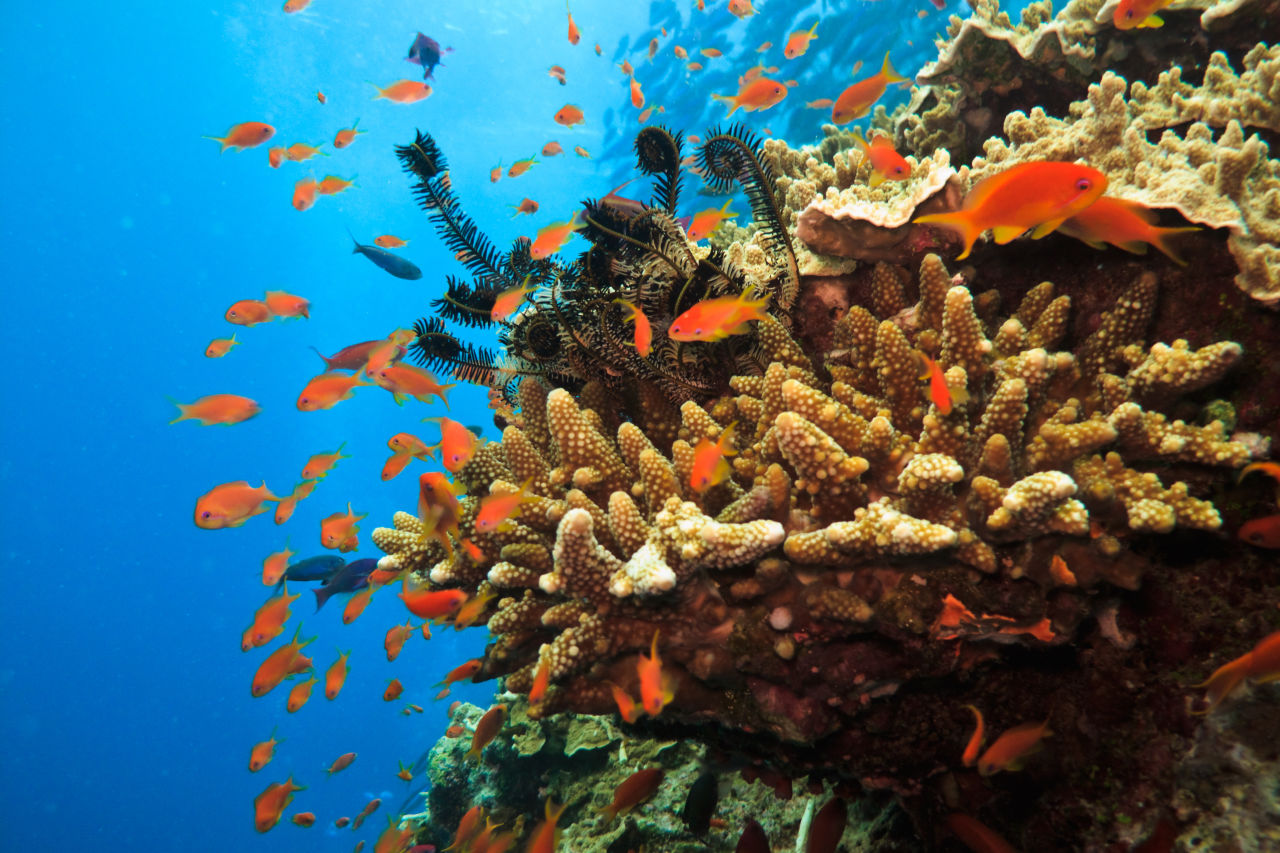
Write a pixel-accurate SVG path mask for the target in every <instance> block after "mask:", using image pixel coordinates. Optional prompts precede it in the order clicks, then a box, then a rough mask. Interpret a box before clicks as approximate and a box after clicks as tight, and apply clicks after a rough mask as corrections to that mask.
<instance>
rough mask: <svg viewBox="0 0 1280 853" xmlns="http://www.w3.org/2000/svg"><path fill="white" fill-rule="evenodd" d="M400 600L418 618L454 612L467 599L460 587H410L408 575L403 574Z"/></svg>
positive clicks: (430, 617)
mask: <svg viewBox="0 0 1280 853" xmlns="http://www.w3.org/2000/svg"><path fill="white" fill-rule="evenodd" d="M399 595H400V600H401V601H403V602H404V606H405V607H407V608H409V612H410V613H412V614H413V615H414V616H417V617H418V618H419V619H442V618H444V617H446V616H449V615H450V614H452V613H454V612H455V611H456V610H457V609H458V608H459V607H461V606H462V603H463V602H464V601H466V600H467V594H466V593H465V592H463V591H462V590H460V589H427V588H423V589H410V588H409V575H408V574H406V575H405V576H404V581H403V582H402V585H401V590H400V593H399Z"/></svg>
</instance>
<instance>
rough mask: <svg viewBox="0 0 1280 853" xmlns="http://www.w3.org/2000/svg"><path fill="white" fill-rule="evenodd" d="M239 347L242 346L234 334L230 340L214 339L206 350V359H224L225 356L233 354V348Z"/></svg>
mask: <svg viewBox="0 0 1280 853" xmlns="http://www.w3.org/2000/svg"><path fill="white" fill-rule="evenodd" d="M239 345H240V342H239V341H237V340H236V336H235V333H234V332H233V333H232V334H231V337H229V338H214V339H213V340H211V341H209V345H208V346H207V347H205V348H204V357H205V358H222V357H223V356H224V355H226V354H227V353H229V352H231V348H232V347H236V346H239Z"/></svg>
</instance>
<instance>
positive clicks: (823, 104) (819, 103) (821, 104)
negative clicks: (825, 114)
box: [804, 98, 835, 110]
mask: <svg viewBox="0 0 1280 853" xmlns="http://www.w3.org/2000/svg"><path fill="white" fill-rule="evenodd" d="M834 103H835V101H833V100H831V99H830V98H818V100H816V101H806V102H805V105H804V108H805V109H807V110H825V109H826V108H827V107H829V106H831V105H832V104H834Z"/></svg>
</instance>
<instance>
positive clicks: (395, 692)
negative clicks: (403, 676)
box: [382, 678, 404, 702]
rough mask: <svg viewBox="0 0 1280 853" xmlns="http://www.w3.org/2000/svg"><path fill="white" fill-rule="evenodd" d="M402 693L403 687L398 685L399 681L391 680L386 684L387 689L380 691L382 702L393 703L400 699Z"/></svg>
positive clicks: (396, 679)
mask: <svg viewBox="0 0 1280 853" xmlns="http://www.w3.org/2000/svg"><path fill="white" fill-rule="evenodd" d="M403 692H404V685H403V684H401V683H400V679H398V678H393V679H391V680H390V681H389V682H387V689H386V690H384V691H382V701H383V702H394V701H396V700H397V699H399V698H400V694H401V693H403Z"/></svg>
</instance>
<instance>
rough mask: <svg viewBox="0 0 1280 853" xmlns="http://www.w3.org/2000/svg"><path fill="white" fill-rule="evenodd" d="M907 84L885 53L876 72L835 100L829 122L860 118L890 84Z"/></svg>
mask: <svg viewBox="0 0 1280 853" xmlns="http://www.w3.org/2000/svg"><path fill="white" fill-rule="evenodd" d="M908 82H910V80H908V78H906V77H903V76H902V75H901V74H899V73H898V72H897V71H895V70H893V66H892V65H891V64H890V63H889V52H888V51H885V54H884V64H883V65H881V66H880V70H879V71H878V72H876V73H875V74H873V75H872V76H870V77H867V78H866V79H865V80H859V81H858V82H857V83H854V84H853V85H852V86H850V87H849V88H847V89H845V90H844V91H843V92H841V93H840V96H839V97H837V98H836V100H835V103H834V104H832V105H831V120H832V121H833V122H835V123H836V124H845V123H846V122H850V121H853V120H854V119H855V118H862V117H863V116H864V115H866V114H867V113H869V112H870V111H871V107H872V106H873V105H874V104H875V102H876V101H878V100H880V96H881V95H883V94H884V90H885V89H887V88H889V84H890V83H908Z"/></svg>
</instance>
